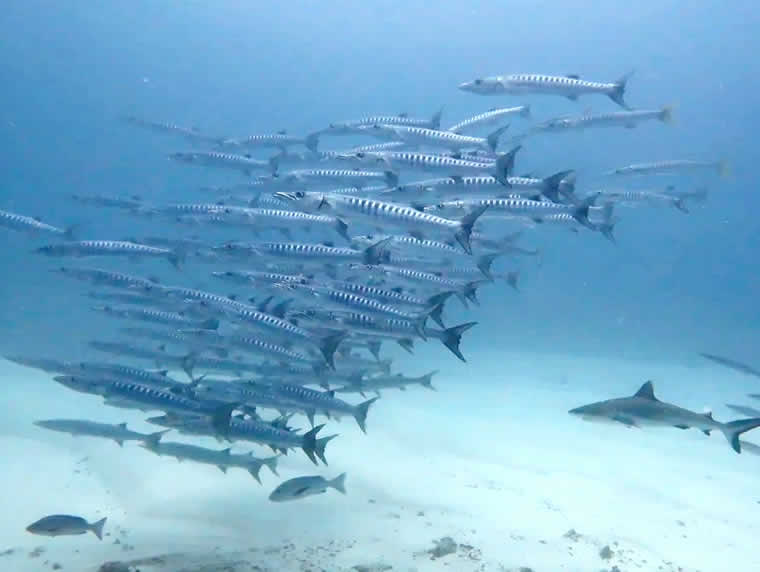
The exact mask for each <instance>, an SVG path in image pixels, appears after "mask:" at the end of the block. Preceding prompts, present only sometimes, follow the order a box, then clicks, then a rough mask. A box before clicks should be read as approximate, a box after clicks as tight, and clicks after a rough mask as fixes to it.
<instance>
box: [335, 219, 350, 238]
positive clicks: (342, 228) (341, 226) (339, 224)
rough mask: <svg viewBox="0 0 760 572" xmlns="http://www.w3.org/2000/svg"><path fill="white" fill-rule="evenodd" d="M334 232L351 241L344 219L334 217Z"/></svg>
mask: <svg viewBox="0 0 760 572" xmlns="http://www.w3.org/2000/svg"><path fill="white" fill-rule="evenodd" d="M335 232H337V233H338V234H339V235H340V236H341V238H343V239H345V240H346V241H347V242H351V237H350V236H348V225H347V224H346V223H345V221H343V220H341V219H339V218H336V219H335Z"/></svg>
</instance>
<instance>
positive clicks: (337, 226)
mask: <svg viewBox="0 0 760 572" xmlns="http://www.w3.org/2000/svg"><path fill="white" fill-rule="evenodd" d="M223 212H224V213H225V214H227V215H229V216H231V217H233V218H234V220H236V221H238V222H241V221H242V222H245V223H247V224H252V225H255V226H258V227H261V228H266V227H267V226H269V227H278V228H285V229H289V228H293V229H296V228H304V227H307V228H319V227H324V228H327V229H330V230H334V231H335V232H337V233H338V234H339V235H340V236H341V237H343V238H345V239H346V240H348V235H347V234H346V229H347V228H348V227H347V225H346V223H344V222H343V221H342V220H340V219H337V218H335V217H333V216H329V215H321V214H311V213H304V212H300V211H292V210H285V209H267V208H247V207H227V208H226V209H224V211H223Z"/></svg>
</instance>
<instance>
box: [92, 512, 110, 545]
mask: <svg viewBox="0 0 760 572" xmlns="http://www.w3.org/2000/svg"><path fill="white" fill-rule="evenodd" d="M107 520H108V517H103V518H101V519H100V520H99V521H98V522H94V523H92V524H91V525H90V530H91V531H92V532H93V534H94V535H95V536H97V537H98V540H103V526H105V524H106V521H107Z"/></svg>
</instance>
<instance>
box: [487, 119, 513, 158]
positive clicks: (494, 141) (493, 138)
mask: <svg viewBox="0 0 760 572" xmlns="http://www.w3.org/2000/svg"><path fill="white" fill-rule="evenodd" d="M507 129H509V124H508V123H507V124H506V125H505V126H504V127H499V128H498V129H497V130H496V131H494V132H493V133H489V135H488V137H486V143H487V144H488V148H489V149H490V150H491V151H496V148H497V147H498V146H499V137H501V136H502V134H503V133H504V132H505V131H506V130H507Z"/></svg>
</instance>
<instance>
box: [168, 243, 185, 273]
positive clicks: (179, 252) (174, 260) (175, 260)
mask: <svg viewBox="0 0 760 572" xmlns="http://www.w3.org/2000/svg"><path fill="white" fill-rule="evenodd" d="M186 256H187V254H186V252H185V251H184V249H181V248H177V249H175V250H172V251H171V252H169V255H168V258H169V264H171V265H172V266H174V268H176V269H177V270H182V265H183V264H185V258H186Z"/></svg>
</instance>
